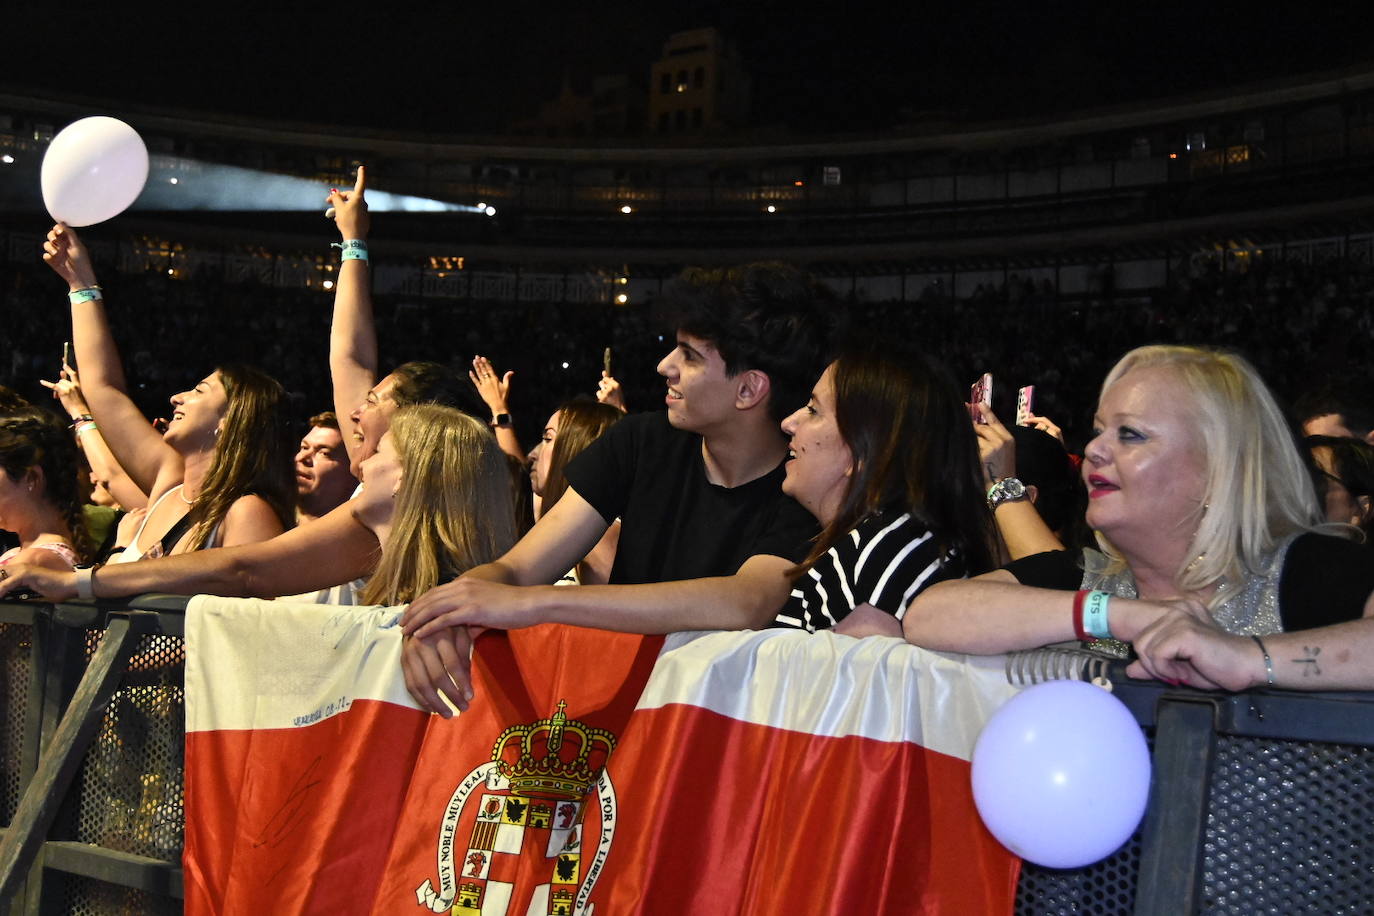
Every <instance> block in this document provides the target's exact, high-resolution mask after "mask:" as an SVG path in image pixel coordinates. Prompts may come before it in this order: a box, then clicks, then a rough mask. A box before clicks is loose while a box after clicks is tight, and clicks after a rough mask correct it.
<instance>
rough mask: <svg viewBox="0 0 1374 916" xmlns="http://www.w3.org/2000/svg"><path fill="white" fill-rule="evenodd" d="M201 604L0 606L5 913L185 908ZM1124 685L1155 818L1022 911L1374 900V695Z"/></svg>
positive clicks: (1320, 907)
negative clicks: (1146, 763)
mask: <svg viewBox="0 0 1374 916" xmlns="http://www.w3.org/2000/svg"><path fill="white" fill-rule="evenodd" d="M185 604H186V599H185V598H179V597H173V596H148V595H145V596H142V597H140V598H137V599H133V600H131V601H129V602H127V603H112V602H101V604H100V606H99V607H97V606H96V605H94V604H92V603H90V602H70V603H65V604H59V605H48V604H41V603H24V602H7V603H6V602H0V823H3V824H5V825H7V826H6V827H5V828H4V830H3V841H2V842H0V914H81V916H97V914H99V916H104V914H112V913H119V914H128V913H136V914H140V916H141V914H160V913H180V912H181V909H182V906H181V898H182V874H181V863H180V859H181V840H182V826H183V823H184V819H183V809H182V777H183V766H182V764H183V748H184V740H183V729H184V721H185V720H184V689H183V679H182V674H183V662H184V653H183V647H182V641H181V634H182V623H183V615H184V611H185ZM1111 677H1112V680H1113V681H1114V683H1115V693H1116V695H1117V696H1118V697H1119V698H1121V700H1122V701H1123V702H1125V703H1126V705H1127V706H1128V707H1129V708H1130V709H1131V711H1132V712H1133V713H1134V715H1135V716H1136V719H1137V721H1138V722H1139V723H1140V725H1141V727H1142V728H1143V729H1144V730H1145V732H1146V735H1147V736H1148V738H1149V739H1150V742H1151V746H1152V748H1153V754H1154V766H1155V771H1154V781H1153V785H1152V787H1151V802H1150V807H1149V811H1148V814H1147V815H1146V818H1145V822H1144V823H1143V824H1142V825H1141V828H1140V830H1139V831H1137V833H1136V835H1135V836H1134V837H1132V838H1131V840H1130V841H1128V842H1127V843H1126V845H1125V846H1124V847H1123V848H1122V849H1121V850H1119V851H1118V852H1117V853H1115V854H1114V855H1112V856H1110V857H1109V858H1107V859H1105V860H1103V861H1102V862H1099V863H1097V864H1096V865H1093V866H1090V867H1088V868H1083V869H1074V870H1069V871H1053V870H1049V869H1043V868H1039V867H1036V866H1033V865H1029V864H1028V865H1026V866H1025V867H1024V869H1023V870H1022V875H1021V880H1020V884H1019V886H1018V890H1017V902H1016V912H1017V913H1018V914H1037V916H1038V914H1060V913H1063V914H1069V913H1083V914H1130V913H1136V914H1150V916H1154V914H1159V916H1164V914H1168V916H1175V914H1180V913H1208V914H1213V913H1216V914H1232V913H1234V914H1250V913H1258V912H1275V913H1299V912H1307V913H1367V912H1370V911H1371V909H1374V904H1371V901H1374V694H1362V693H1349V694H1333V693H1326V694H1315V693H1314V694H1303V693H1296V692H1288V691H1255V692H1252V693H1246V694H1239V695H1223V694H1211V693H1203V692H1200V691H1193V690H1188V689H1186V688H1171V687H1167V686H1164V685H1161V684H1158V683H1155V682H1142V681H1130V680H1127V679H1126V678H1125V677H1124V674H1123V672H1122V670H1121V668H1120V667H1119V666H1116V667H1114V668H1113V669H1112V671H1111Z"/></svg>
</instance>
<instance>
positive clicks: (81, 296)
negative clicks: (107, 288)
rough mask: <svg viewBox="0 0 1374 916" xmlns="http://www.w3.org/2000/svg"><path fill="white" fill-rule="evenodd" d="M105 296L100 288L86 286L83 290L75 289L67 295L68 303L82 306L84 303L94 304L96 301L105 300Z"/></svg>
mask: <svg viewBox="0 0 1374 916" xmlns="http://www.w3.org/2000/svg"><path fill="white" fill-rule="evenodd" d="M104 298H105V294H104V293H103V292H101V291H100V287H98V286H85V287H82V288H81V289H74V290H72V291H71V292H69V293H67V301H68V302H70V303H71V304H72V305H80V304H81V303H83V302H92V301H94V300H96V299H104Z"/></svg>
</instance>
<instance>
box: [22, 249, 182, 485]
mask: <svg viewBox="0 0 1374 916" xmlns="http://www.w3.org/2000/svg"><path fill="white" fill-rule="evenodd" d="M43 260H44V261H46V262H47V263H48V266H49V267H51V268H52V269H53V270H54V271H55V272H56V273H57V275H58V276H59V277H61V278H62V279H63V280H65V281H66V282H67V286H68V288H69V289H70V291H71V292H73V293H76V294H77V295H76V296H74V297H72V298H73V299H74V300H75V301H73V302H72V306H71V310H72V344H73V346H74V348H75V350H76V360H77V365H78V366H79V367H80V368H81V379H82V383H83V386H84V388H83V391H84V394H85V397H86V402H87V403H88V404H89V405H90V408H91V415H92V416H94V417H95V419H96V422H97V423H98V424H99V426H100V431H101V433H102V434H103V436H104V438H105V442H106V444H107V445H109V448H110V452H111V453H112V454H113V456H114V458H115V460H116V461H118V463H119V465H120V466H121V467H122V468H123V469H124V471H125V472H126V473H127V474H128V475H129V478H130V479H131V480H132V481H133V482H134V484H135V485H136V486H137V487H138V488H139V489H140V490H142V491H143V492H144V493H147V494H149V496H153V497H155V496H156V495H157V494H159V493H161V492H162V491H163V490H165V489H166V488H167V487H169V486H172V485H173V484H175V483H178V482H180V480H181V477H182V474H183V470H184V468H183V464H182V459H181V456H180V455H178V454H177V452H176V450H175V449H173V448H172V447H171V446H169V445H167V443H165V442H163V441H162V436H160V435H159V434H158V432H157V431H156V430H154V429H153V427H152V426H151V425H150V424H149V423H148V420H147V418H145V417H144V416H143V414H142V413H141V412H140V411H139V409H138V407H137V405H135V404H134V402H133V400H132V399H131V398H130V397H129V395H128V393H127V392H128V385H127V383H126V382H125V379H124V369H123V367H122V366H121V365H120V362H119V351H118V350H117V349H116V348H115V343H114V337H113V336H112V335H111V334H110V324H109V320H108V318H107V317H106V315H105V303H104V300H103V298H96V297H99V296H101V295H102V294H101V292H100V290H98V289H97V288H96V287H97V284H96V280H95V269H94V268H93V267H92V265H91V259H90V255H89V254H88V253H87V251H86V246H85V245H83V244H81V239H80V238H79V237H78V236H77V234H76V232H75V231H73V230H72V229H71V228H70V227H68V226H65V225H63V224H62V223H58V224H57V225H56V226H54V227H53V228H52V231H51V232H49V233H48V239H47V241H46V242H45V243H44V245H43Z"/></svg>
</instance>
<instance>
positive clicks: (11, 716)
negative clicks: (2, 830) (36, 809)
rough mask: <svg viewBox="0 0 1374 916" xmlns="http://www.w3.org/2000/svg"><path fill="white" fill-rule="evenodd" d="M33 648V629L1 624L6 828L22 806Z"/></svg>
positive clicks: (0, 751)
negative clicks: (23, 767)
mask: <svg viewBox="0 0 1374 916" xmlns="http://www.w3.org/2000/svg"><path fill="white" fill-rule="evenodd" d="M32 646H33V627H31V626H29V625H27V624H17V623H0V824H6V825H7V824H9V822H10V821H12V820H13V819H14V811H15V809H16V808H17V807H19V785H20V777H21V773H20V765H21V758H22V754H23V751H24V728H25V720H26V719H27V717H28V715H29V712H30V710H29V678H30V673H31V671H32V667H33V659H32V653H33V648H32Z"/></svg>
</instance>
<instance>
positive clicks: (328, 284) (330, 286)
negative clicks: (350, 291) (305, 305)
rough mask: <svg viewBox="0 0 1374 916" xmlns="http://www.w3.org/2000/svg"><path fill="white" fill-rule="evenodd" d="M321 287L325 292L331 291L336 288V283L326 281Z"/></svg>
mask: <svg viewBox="0 0 1374 916" xmlns="http://www.w3.org/2000/svg"><path fill="white" fill-rule="evenodd" d="M320 285H321V286H323V287H324V288H325V290H331V289H333V288H334V281H333V280H325V281H324V282H323V283H322V284H320Z"/></svg>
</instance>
